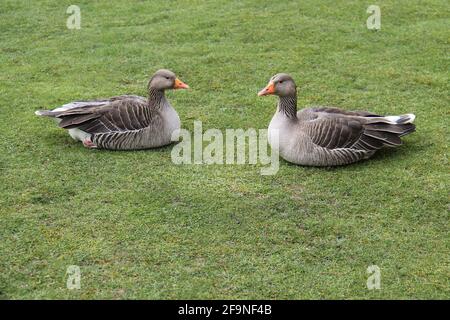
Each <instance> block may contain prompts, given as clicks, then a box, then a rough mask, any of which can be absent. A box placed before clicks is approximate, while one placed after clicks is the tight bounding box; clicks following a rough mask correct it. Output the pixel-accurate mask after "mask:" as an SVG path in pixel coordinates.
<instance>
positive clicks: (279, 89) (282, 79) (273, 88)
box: [258, 73, 297, 97]
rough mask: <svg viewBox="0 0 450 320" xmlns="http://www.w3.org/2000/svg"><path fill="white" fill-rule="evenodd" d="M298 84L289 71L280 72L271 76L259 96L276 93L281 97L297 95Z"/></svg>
mask: <svg viewBox="0 0 450 320" xmlns="http://www.w3.org/2000/svg"><path fill="white" fill-rule="evenodd" d="M296 93H297V86H296V84H295V81H294V79H292V77H291V76H290V75H288V74H287V73H278V74H276V75H274V76H273V77H272V78H270V80H269V83H268V84H267V86H266V87H265V88H264V89H262V90H261V91H260V92H258V96H267V95H269V94H274V95H277V96H279V97H289V96H295V94H296Z"/></svg>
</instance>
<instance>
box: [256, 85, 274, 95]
mask: <svg viewBox="0 0 450 320" xmlns="http://www.w3.org/2000/svg"><path fill="white" fill-rule="evenodd" d="M274 93H275V85H274V83H273V82H269V84H268V85H267V86H266V87H265V88H264V89H262V90H261V91H260V92H258V96H267V95H268V94H274Z"/></svg>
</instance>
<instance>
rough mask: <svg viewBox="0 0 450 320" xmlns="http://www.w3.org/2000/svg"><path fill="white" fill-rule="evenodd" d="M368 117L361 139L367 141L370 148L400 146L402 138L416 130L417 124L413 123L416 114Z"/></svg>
mask: <svg viewBox="0 0 450 320" xmlns="http://www.w3.org/2000/svg"><path fill="white" fill-rule="evenodd" d="M366 119H367V122H366V124H365V125H364V132H363V134H362V137H361V141H362V142H364V143H365V144H364V145H367V146H370V148H369V149H378V148H380V147H382V146H388V147H397V146H400V145H401V144H402V140H401V139H400V138H401V137H403V136H405V135H407V134H409V133H411V132H414V131H415V130H416V126H415V125H414V124H413V123H412V122H413V121H414V119H415V115H414V114H404V115H400V116H386V117H370V118H366Z"/></svg>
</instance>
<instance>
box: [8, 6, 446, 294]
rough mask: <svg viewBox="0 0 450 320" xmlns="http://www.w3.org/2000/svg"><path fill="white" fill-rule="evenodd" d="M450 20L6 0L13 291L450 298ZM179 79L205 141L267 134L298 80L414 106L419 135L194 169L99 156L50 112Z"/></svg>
mask: <svg viewBox="0 0 450 320" xmlns="http://www.w3.org/2000/svg"><path fill="white" fill-rule="evenodd" d="M71 4H77V5H78V6H80V8H81V16H82V20H81V29H80V30H68V29H67V27H66V19H67V18H68V17H69V15H68V14H66V9H67V7H68V6H69V5H71ZM371 4H378V5H379V6H380V7H381V31H379V32H376V31H370V30H368V29H367V28H366V20H367V17H368V16H369V14H368V13H366V9H367V7H368V6H369V5H371ZM449 13H450V9H449V5H448V1H445V0H442V1H437V0H435V1H427V2H423V1H418V0H403V1H385V0H383V1H378V2H372V1H366V2H365V1H356V0H355V1H332V0H330V1H325V0H322V1H317V0H314V1H312V0H311V1H281V0H280V1H269V0H264V1H260V0H251V1H250V0H248V1H200V0H198V1H195V0H190V1H137V0H136V1H98V2H97V1H96V2H94V1H88V0H77V2H76V3H73V2H68V1H62V2H61V1H39V2H37V1H12V0H2V1H1V2H0V29H1V33H0V62H1V72H0V106H1V115H0V124H1V128H2V139H1V140H0V148H1V150H2V152H1V155H0V170H1V171H0V172H1V184H0V219H1V226H0V297H1V298H5V299H23V298H27V299H28V298H31V299H35V298H46V299H47V298H48V299H53V298H74V299H89V298H107V299H122V298H150V299H163V298H169V299H173V298H184V299H186V298H187V299H191V298H199V299H203V298H268V299H286V298H294V299H300V298H307V299H310V298H321V299H322V298H332V299H336V298H350V299H374V298H377V299H378V298H380V299H388V298H402V299H404V298H405V299H411V298H419V299H425V298H439V299H446V298H447V299H448V298H449V297H450V286H449V276H450V269H449V243H450V242H449V198H448V195H449V173H448V158H447V154H446V152H447V151H448V137H449V132H448V119H449V118H448V116H449V112H448V111H449V108H448V107H449V96H448V95H449V89H450V87H449V79H448V71H449V60H448V57H449V56H448V53H449V23H448V22H449ZM162 67H164V68H169V69H172V70H173V71H175V72H176V73H177V74H178V75H179V77H180V78H181V79H182V80H184V81H186V82H187V83H188V84H189V85H190V86H191V87H192V90H190V91H183V92H181V91H178V92H169V93H168V96H169V99H170V101H171V102H172V104H173V105H174V106H175V108H176V109H177V111H178V113H179V114H180V117H181V120H182V126H183V127H184V128H186V129H189V130H192V129H193V121H194V120H201V121H203V129H204V130H206V129H208V128H218V129H222V130H224V129H226V128H244V129H246V128H266V127H267V125H268V123H269V121H270V119H271V117H272V115H273V113H274V111H275V107H274V106H275V103H276V102H275V101H276V100H275V99H274V98H264V99H262V98H258V97H257V96H256V92H257V91H258V89H261V88H262V87H263V86H264V85H265V84H266V83H267V80H268V79H269V78H270V76H272V75H273V74H275V73H277V72H288V73H290V74H292V75H293V76H294V77H295V79H296V81H297V84H298V86H299V105H300V106H303V105H313V104H322V105H336V106H340V107H343V108H346V109H368V110H371V111H374V112H377V113H385V114H402V113H409V112H411V113H415V114H416V115H417V119H416V125H417V132H415V133H414V134H412V135H410V136H408V137H406V138H405V145H404V146H402V147H401V148H399V149H396V150H386V151H383V152H380V153H379V154H378V155H377V156H376V157H375V158H373V159H372V160H370V161H366V162H361V163H358V164H355V165H352V166H347V167H339V168H306V167H299V166H295V165H291V164H289V163H287V162H285V161H281V163H280V170H279V172H278V173H277V174H276V175H274V176H261V175H260V174H259V170H260V168H261V165H222V166H221V165H211V166H207V165H180V166H177V165H174V164H173V163H172V161H171V156H170V151H171V147H165V148H160V149H157V150H150V151H139V152H108V151H91V150H87V149H85V148H83V146H82V145H81V144H79V143H75V142H74V141H73V140H72V139H71V138H70V137H69V136H68V135H67V133H66V132H64V130H61V129H59V128H57V127H56V126H55V125H54V123H53V122H52V121H50V120H47V119H41V118H38V117H36V116H35V115H34V110H36V109H42V108H51V107H56V106H58V105H61V104H63V103H65V102H69V101H73V100H76V99H91V98H96V97H105V96H106V97H108V96H113V95H118V94H124V93H132V94H140V95H145V94H146V83H147V79H148V76H149V75H150V74H151V73H153V72H154V71H155V70H157V69H158V68H162ZM69 265H78V266H80V268H81V272H82V277H81V286H82V287H81V289H80V290H68V289H67V288H66V279H67V276H66V268H67V266H69ZM369 265H377V266H379V267H380V269H381V289H380V290H368V289H367V287H366V280H367V277H368V276H369V275H368V274H367V273H366V269H367V267H368V266H369Z"/></svg>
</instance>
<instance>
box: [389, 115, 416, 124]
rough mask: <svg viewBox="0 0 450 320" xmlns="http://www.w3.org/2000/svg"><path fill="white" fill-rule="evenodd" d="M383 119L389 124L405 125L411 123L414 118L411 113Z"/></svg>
mask: <svg viewBox="0 0 450 320" xmlns="http://www.w3.org/2000/svg"><path fill="white" fill-rule="evenodd" d="M384 119H386V120H388V121H389V123H390V124H406V123H413V121H414V119H416V116H415V115H414V114H412V113H408V114H403V115H401V116H387V117H384Z"/></svg>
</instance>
